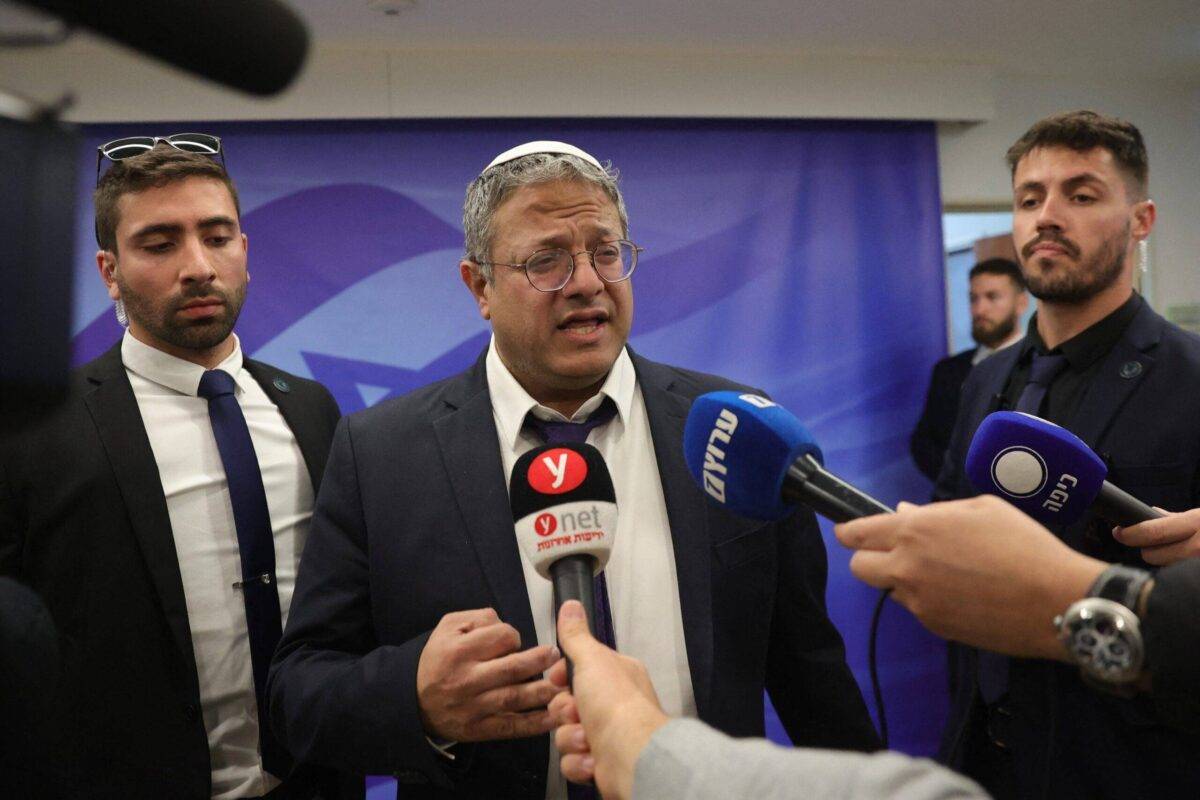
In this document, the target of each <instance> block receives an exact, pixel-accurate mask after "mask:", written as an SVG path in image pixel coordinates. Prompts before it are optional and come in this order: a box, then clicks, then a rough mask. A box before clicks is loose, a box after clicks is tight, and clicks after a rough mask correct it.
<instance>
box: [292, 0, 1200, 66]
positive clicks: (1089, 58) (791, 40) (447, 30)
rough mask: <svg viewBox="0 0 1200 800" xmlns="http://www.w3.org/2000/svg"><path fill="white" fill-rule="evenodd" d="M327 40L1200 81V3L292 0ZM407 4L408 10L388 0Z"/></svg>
mask: <svg viewBox="0 0 1200 800" xmlns="http://www.w3.org/2000/svg"><path fill="white" fill-rule="evenodd" d="M290 4H291V5H292V6H293V7H294V8H296V9H297V10H299V12H300V13H301V14H302V16H304V17H305V19H306V20H307V21H308V22H309V24H310V26H311V27H312V30H313V32H314V38H315V41H316V42H317V43H318V45H328V46H337V47H354V48H364V47H368V48H376V47H386V48H450V49H461V48H474V47H480V48H497V47H499V48H518V49H521V50H528V49H536V48H538V46H539V44H538V43H541V44H542V45H543V46H544V47H545V49H547V50H548V51H554V50H561V49H563V48H571V49H576V48H578V49H582V50H586V51H589V52H591V51H597V52H598V53H604V52H605V51H608V52H610V53H611V55H612V57H619V54H620V52H621V51H629V50H644V49H667V50H675V51H689V52H698V51H699V52H703V51H724V52H730V51H733V52H737V51H754V52H794V53H797V54H798V55H799V54H802V55H805V56H837V57H846V56H857V57H869V58H888V59H905V60H909V59H911V60H921V61H954V62H963V61H966V62H971V63H978V64H984V65H991V66H995V67H997V68H1000V69H1003V70H1006V71H1015V72H1020V73H1023V74H1030V73H1032V74H1039V73H1041V74H1046V75H1074V76H1087V75H1092V74H1095V75H1103V76H1104V77H1105V79H1107V80H1111V79H1112V77H1113V76H1120V75H1128V76H1130V78H1131V79H1132V78H1147V77H1153V78H1164V79H1171V80H1181V81H1188V82H1196V83H1200V2H1198V1H1197V0H1143V2H1138V3H1133V2H1113V1H1112V0H993V1H992V2H983V0H911V1H907V0H826V1H825V2H811V1H809V2H804V1H800V2H778V0H776V1H775V2H754V0H741V1H740V2H728V1H727V0H689V1H688V2H679V1H678V0H675V1H673V0H637V1H636V2H627V1H624V2H607V3H599V2H581V1H580V0H503V2H488V0H415V2H414V1H413V0H407V1H406V0H290ZM389 7H390V8H399V9H400V11H399V13H397V14H395V15H394V16H389V15H387V14H385V12H384V10H385V9H387V8H389Z"/></svg>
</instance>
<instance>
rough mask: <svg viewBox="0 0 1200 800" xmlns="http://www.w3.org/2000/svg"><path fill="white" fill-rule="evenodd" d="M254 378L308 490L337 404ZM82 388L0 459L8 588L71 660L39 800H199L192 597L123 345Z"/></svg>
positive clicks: (302, 386)
mask: <svg viewBox="0 0 1200 800" xmlns="http://www.w3.org/2000/svg"><path fill="white" fill-rule="evenodd" d="M245 367H246V370H247V371H248V372H249V373H250V374H251V375H253V376H254V378H255V380H257V381H258V382H259V384H261V385H262V387H263V389H264V390H265V391H266V393H267V395H268V396H269V397H270V398H271V400H272V401H273V402H274V403H275V404H276V405H277V406H278V407H279V409H280V411H281V412H282V413H283V417H284V419H285V420H286V421H287V424H288V425H289V427H291V429H292V432H293V434H295V436H296V441H297V442H298V443H299V445H300V450H301V452H302V453H303V455H304V460H305V463H306V464H307V466H308V472H309V475H310V477H311V478H312V482H313V486H314V490H315V487H317V486H318V485H319V481H320V476H321V473H322V471H323V469H324V466H325V460H326V458H327V457H328V454H329V443H330V440H331V439H332V437H333V430H334V427H335V425H336V422H337V420H338V417H339V413H338V409H337V404H336V403H335V402H334V400H333V398H332V397H331V396H330V394H329V392H328V391H326V390H325V388H324V387H323V386H321V385H320V384H317V383H314V382H312V381H309V380H305V379H303V378H298V377H296V376H294V375H288V374H287V373H284V372H281V371H279V370H277V369H275V368H274V367H271V366H268V365H266V364H263V363H260V362H257V361H252V360H250V359H246V361H245ZM73 380H74V384H75V386H74V390H75V392H74V396H73V397H72V399H71V400H70V401H69V402H68V403H67V405H66V406H65V407H64V408H63V409H61V410H60V411H59V412H57V413H56V414H54V415H53V416H52V417H50V418H49V419H48V420H46V421H43V422H41V423H39V424H38V425H36V426H35V427H32V428H30V429H28V430H25V431H22V432H20V433H19V434H16V435H13V436H11V437H9V438H7V439H6V440H5V441H4V442H3V446H2V447H0V573H2V574H12V575H16V576H18V577H20V578H21V579H22V580H24V581H25V582H27V583H28V584H29V585H30V586H32V587H33V588H34V589H35V590H36V591H37V592H38V593H39V594H40V595H41V597H42V599H43V600H44V601H45V603H46V606H47V607H48V608H49V610H50V614H51V616H52V617H53V618H54V622H55V624H56V625H57V627H58V632H59V649H60V651H61V653H62V680H61V684H60V690H59V696H58V698H57V702H56V718H55V720H54V722H53V724H52V725H51V726H50V727H51V729H52V730H53V735H52V736H51V737H50V738H49V739H48V741H46V742H44V743H42V745H41V746H40V747H39V750H40V751H41V752H42V754H43V756H44V757H45V759H46V760H45V762H44V763H40V764H36V765H34V768H35V769H37V770H41V771H43V772H44V773H45V781H44V785H45V786H46V787H47V788H46V789H45V792H46V794H51V793H52V792H51V789H50V788H49V787H52V786H57V787H60V791H61V793H62V794H63V795H66V796H71V797H109V796H111V797H172V798H196V800H201V798H204V799H206V798H208V797H209V796H210V795H211V792H210V782H211V775H210V765H209V754H208V741H207V736H206V734H205V730H204V723H203V719H202V717H201V714H200V693H199V684H198V679H197V676H196V666H195V658H194V655H193V652H192V640H191V633H190V629H189V627H188V615H187V606H186V603H185V601H184V594H183V583H182V580H181V578H180V573H179V564H178V560H177V557H176V553H175V543H174V539H173V538H172V534H171V522H170V519H169V517H168V515H167V504H166V500H165V499H164V498H163V489H162V484H161V482H160V480H159V476H158V467H157V465H156V463H155V461H154V454H153V452H152V451H151V449H150V440H149V439H148V438H147V435H146V430H145V427H144V426H143V424H142V418H141V414H140V412H139V411H138V406H137V401H136V399H135V398H134V395H133V389H132V387H131V386H130V384H129V379H128V377H127V376H126V373H125V368H124V365H123V364H122V362H121V352H120V344H119V343H118V344H117V345H116V346H115V347H113V348H112V349H110V350H109V351H108V352H107V353H106V354H104V355H103V356H101V357H100V358H98V359H96V360H95V361H92V362H90V363H88V364H86V365H84V366H82V367H80V368H79V369H78V370H76V371H75V373H74V375H73ZM280 385H282V386H284V387H287V388H286V390H281V389H280V388H279V387H280Z"/></svg>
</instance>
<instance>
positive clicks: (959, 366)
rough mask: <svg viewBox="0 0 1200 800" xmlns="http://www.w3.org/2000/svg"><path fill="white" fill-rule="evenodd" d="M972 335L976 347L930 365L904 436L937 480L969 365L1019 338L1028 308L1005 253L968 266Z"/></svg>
mask: <svg viewBox="0 0 1200 800" xmlns="http://www.w3.org/2000/svg"><path fill="white" fill-rule="evenodd" d="M970 287H971V289H970V300H971V338H972V339H974V340H975V343H976V346H975V347H972V348H969V349H967V350H963V351H962V352H961V353H955V354H954V355H952V356H947V357H945V358H943V359H942V360H941V361H939V362H937V363H936V364H934V365H933V375H932V376H931V377H930V379H929V389H928V391H926V393H925V407H924V408H923V409H922V410H921V418H920V419H919V420H918V421H917V427H916V428H915V429H914V430H913V432H912V436H911V437H910V438H909V440H908V444H909V451H910V452H911V453H912V457H913V461H915V462H916V464H917V468H918V469H920V470H921V472H922V473H923V474H924V475H925V477H927V478H929V480H931V481H936V480H937V476H938V473H939V472H941V471H942V460H943V459H944V458H945V456H946V448H947V447H949V446H950V433H951V431H953V430H954V420H955V418H956V417H957V416H958V396H959V394H960V393H961V392H962V385H963V381H965V380H966V379H967V375H968V374H970V372H971V368H972V367H974V366H975V365H976V364H978V363H979V362H980V361H983V360H984V359H985V358H987V357H988V356H990V355H991V354H992V353H994V352H996V351H997V350H1000V349H1002V348H1005V347H1008V346H1009V345H1010V344H1013V343H1015V342H1018V341H1020V339H1021V337H1022V336H1023V335H1024V331H1022V330H1021V328H1020V322H1021V317H1022V316H1023V315H1024V314H1025V311H1026V309H1027V308H1029V296H1028V295H1027V294H1026V293H1025V278H1024V277H1022V276H1021V268H1020V267H1018V266H1017V265H1016V263H1015V262H1013V261H1010V260H1008V259H1007V258H989V259H987V260H985V261H980V262H979V263H978V264H976V265H975V266H973V267H971V273H970Z"/></svg>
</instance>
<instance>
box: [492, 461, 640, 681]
mask: <svg viewBox="0 0 1200 800" xmlns="http://www.w3.org/2000/svg"><path fill="white" fill-rule="evenodd" d="M509 500H510V502H511V504H512V513H513V524H514V526H515V527H516V531H517V541H519V542H520V543H521V549H522V550H524V551H525V556H526V557H527V558H528V559H529V561H530V563H531V564H533V567H534V569H536V570H537V573H538V574H539V575H541V576H542V577H543V578H547V579H548V580H550V581H552V582H553V584H554V620H555V625H556V626H557V623H558V612H559V609H561V608H562V604H563V603H565V602H566V601H568V600H578V601H579V602H580V603H582V604H583V608H584V611H585V612H586V614H587V621H588V630H590V631H591V632H592V633H593V634H595V632H596V599H595V596H594V588H593V587H594V583H593V578H594V577H595V575H597V574H598V573H599V572H600V570H602V569H604V566H605V564H607V563H608V557H609V555H610V554H611V553H612V545H613V537H614V536H615V535H616V531H617V498H616V493H615V492H614V491H613V484H612V478H611V477H610V476H609V474H608V467H607V466H606V465H605V463H604V457H603V456H601V455H600V451H599V450H597V449H596V448H594V447H592V446H591V445H590V444H585V443H582V442H580V443H574V442H572V443H569V444H548V445H542V446H541V447H537V448H534V449H533V450H530V451H529V452H527V453H525V455H523V456H521V457H520V458H519V459H517V463H516V464H515V465H514V466H513V472H512V478H511V480H510V482H509ZM567 667H568V670H569V669H570V664H569V663H568V665H567Z"/></svg>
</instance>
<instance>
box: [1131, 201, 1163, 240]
mask: <svg viewBox="0 0 1200 800" xmlns="http://www.w3.org/2000/svg"><path fill="white" fill-rule="evenodd" d="M1156 219H1158V207H1157V206H1155V205H1154V201H1153V200H1143V201H1141V202H1140V203H1134V204H1133V222H1132V224H1131V225H1130V226H1129V232H1130V233H1131V234H1133V238H1134V239H1135V240H1137V241H1139V242H1140V241H1142V240H1143V239H1145V238H1146V237H1147V236H1149V235H1150V231H1151V230H1152V229H1153V228H1154V221H1155V220H1156Z"/></svg>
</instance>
